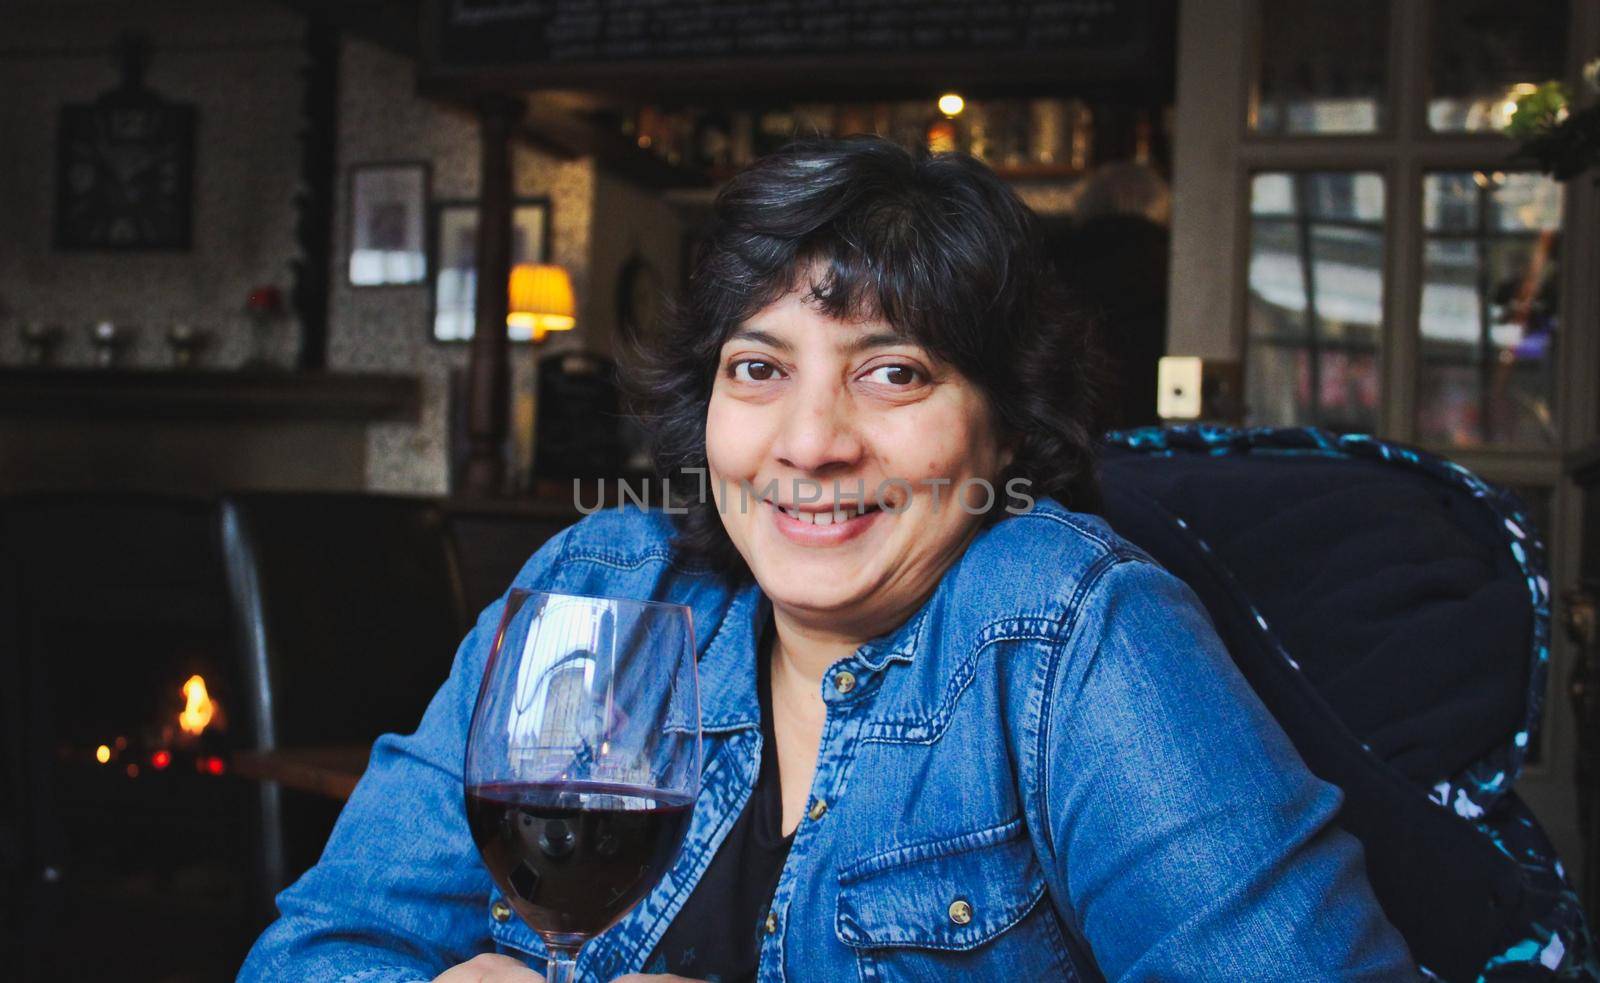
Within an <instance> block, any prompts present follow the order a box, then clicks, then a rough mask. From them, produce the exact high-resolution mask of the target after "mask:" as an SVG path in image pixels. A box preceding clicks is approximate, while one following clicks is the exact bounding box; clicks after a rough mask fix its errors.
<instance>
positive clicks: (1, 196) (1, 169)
mask: <svg viewBox="0 0 1600 983" xmlns="http://www.w3.org/2000/svg"><path fill="white" fill-rule="evenodd" d="M0 19H3V21H4V23H5V28H4V29H3V30H0V93H4V97H3V98H0V148H4V150H3V152H0V364H5V365H16V364H18V363H20V362H21V361H22V359H23V345H22V342H21V339H20V337H19V329H20V327H21V326H22V325H23V324H26V323H28V322H33V321H38V322H43V323H46V324H53V325H57V326H58V327H59V328H60V329H61V330H62V332H63V341H62V344H61V347H60V348H59V349H58V350H57V358H56V361H57V364H60V365H67V366H80V365H88V364H90V363H91V360H92V358H93V350H92V347H91V345H90V343H89V328H90V327H91V326H92V325H93V324H94V323H95V322H97V321H101V320H110V321H113V322H115V323H117V324H119V325H122V326H126V327H128V328H131V329H133V331H134V333H133V335H132V338H133V342H132V344H131V345H130V347H129V348H128V349H127V350H126V352H125V358H126V364H128V365H131V366H136V367H161V366H165V365H168V364H170V360H171V350H170V348H169V347H168V345H167V342H166V340H165V339H166V332H167V330H168V328H169V327H170V326H171V325H172V324H173V323H176V322H186V323H189V324H191V325H193V326H194V327H196V328H199V329H201V330H203V331H206V332H209V333H210V334H211V339H212V340H211V344H210V346H209V347H208V348H207V349H206V351H205V352H204V353H203V355H202V360H203V362H202V364H204V365H207V366H216V367H231V366H235V365H238V364H239V363H240V362H242V361H243V360H244V359H245V357H246V355H247V353H248V350H249V341H248V332H249V327H248V321H247V319H246V316H245V313H244V303H245V298H246V297H247V296H248V294H249V292H250V290H251V288H252V287H255V286H257V285H261V284H278V285H280V286H282V287H287V285H288V282H289V262H290V260H291V259H292V258H293V256H294V252H295V244H294V210H293V196H294V190H295V183H296V181H297V179H298V169H299V144H298V142H297V141H296V138H295V134H296V131H297V130H298V127H299V110H300V98H301V79H300V75H299V72H300V68H301V65H302V63H303V55H302V52H301V33H302V26H301V21H300V19H299V18H298V17H297V16H296V15H294V14H293V13H290V12H288V11H286V10H284V9H283V8H280V7H278V6H276V5H273V4H264V3H247V2H242V0H217V2H214V3H202V2H197V0H170V2H166V3H161V4H126V3H115V4H113V3H104V4H81V3H80V4H72V5H53V4H43V3H34V4H23V5H20V6H19V7H15V8H8V9H7V12H6V13H5V15H4V16H3V18H0ZM128 29H137V30H139V31H141V32H143V33H145V34H146V35H148V36H149V37H150V38H151V40H152V43H153V52H152V60H151V64H150V69H149V73H148V76H147V83H148V84H149V86H150V87H151V88H153V89H155V90H156V91H157V92H158V93H160V94H161V95H163V96H165V97H167V98H169V99H173V100H176V101H180V102H190V103H193V104H195V106H196V107H197V111H198V117H199V122H198V129H197V131H196V153H195V180H194V213H193V214H194V236H195V239H194V248H193V249H191V250H189V251H187V252H143V253H122V254H117V253H103V252H56V251H55V250H54V249H53V247H52V242H51V239H52V232H53V227H54V214H55V162H56V120H57V114H58V112H59V110H60V107H61V106H62V105H63V104H64V103H86V102H93V101H94V99H95V98H96V97H97V96H99V95H100V94H101V93H103V92H105V91H106V90H108V89H111V88H114V87H115V86H116V85H117V84H118V82H119V81H120V75H119V72H118V68H117V63H116V58H115V56H114V54H113V44H114V42H115V39H116V38H117V36H118V35H119V34H120V33H121V32H123V31H125V30H128ZM294 333H295V332H294V330H293V325H291V324H288V323H283V324H280V325H278V326H277V330H276V331H275V333H274V337H273V338H272V343H273V352H274V354H275V355H276V357H278V358H279V359H281V360H282V361H284V362H287V361H288V360H289V359H290V358H291V357H292V355H291V346H292V339H293V336H294Z"/></svg>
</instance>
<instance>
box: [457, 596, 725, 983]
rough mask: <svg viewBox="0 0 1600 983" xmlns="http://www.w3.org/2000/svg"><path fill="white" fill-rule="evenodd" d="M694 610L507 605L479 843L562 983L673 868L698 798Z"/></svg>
mask: <svg viewBox="0 0 1600 983" xmlns="http://www.w3.org/2000/svg"><path fill="white" fill-rule="evenodd" d="M697 685H698V684H697V678H696V667H695V655H694V632H693V625H692V619H691V617H690V613H689V609H688V608H685V607H682V606H681V605H675V604H662V603H658V602H651V601H634V600H627V599H621V598H605V597H586V596H578V595H570V594H549V593H543V592H532V591H521V590H514V591H512V592H511V593H510V594H509V595H508V596H507V600H506V609H505V614H504V616H503V617H502V619H501V623H500V627H499V630H498V632H497V633H496V636H495V640H494V643H493V645H492V647H491V650H490V653H489V658H488V663H487V665H486V666H485V669H484V678H483V683H482V685H481V687H480V688H479V691H478V701H477V706H476V708H475V709H474V711H473V715H472V726H471V730H470V732H469V734H468V737H467V760H466V767H465V770H464V784H465V793H466V811H467V820H468V825H469V827H470V828H471V831H472V837H473V841H474V842H475V843H476V844H477V846H478V852H479V854H480V855H481V856H482V857H483V861H484V865H485V866H486V867H487V868H488V870H489V873H490V876H491V877H492V878H493V879H494V881H495V883H496V885H497V886H498V887H499V888H500V890H501V892H502V893H503V894H504V895H505V898H506V901H507V903H509V904H510V905H511V907H512V909H513V910H515V911H516V912H517V914H518V915H519V916H520V917H521V918H522V920H523V921H524V922H526V923H527V924H528V926H529V927H530V928H532V929H533V930H534V931H536V932H538V933H539V935H540V936H541V937H543V939H544V941H545V944H546V946H547V947H548V949H549V950H550V963H549V967H548V969H547V972H546V977H547V979H549V980H550V981H551V983H561V981H563V980H565V979H568V978H570V975H571V973H572V965H573V962H572V961H573V960H574V959H575V957H576V954H577V951H578V948H579V947H580V946H581V945H582V944H583V943H584V942H585V941H586V940H588V939H590V938H593V937H594V936H596V935H598V934H600V933H601V932H603V931H605V930H606V929H607V928H609V927H611V926H612V925H614V924H616V922H617V921H618V920H619V919H621V918H622V917H623V916H624V915H626V914H627V913H628V911H629V910H631V909H632V908H633V906H634V905H636V904H638V903H639V901H641V900H642V899H643V898H644V897H645V896H646V895H648V894H649V893H650V890H651V889H652V888H653V887H654V886H655V885H656V883H657V882H658V881H659V880H660V878H661V876H662V875H663V874H664V873H665V872H666V871H667V869H668V868H669V867H671V865H672V862H673V861H674V860H675V859H676V857H677V854H678V851H679V849H680V848H681V847H682V844H683V839H684V836H685V834H686V833H687V832H688V828H689V820H690V818H691V815H692V811H693V804H694V800H695V796H696V795H697V794H698V793H699V790H700V763H701V762H700V754H701V750H700V706H699V694H698V688H697Z"/></svg>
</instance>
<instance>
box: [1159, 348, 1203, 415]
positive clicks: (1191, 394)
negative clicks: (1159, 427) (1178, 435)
mask: <svg viewBox="0 0 1600 983" xmlns="http://www.w3.org/2000/svg"><path fill="white" fill-rule="evenodd" d="M1204 368H1205V367H1204V365H1202V363H1201V361H1200V359H1199V358H1198V357H1196V356H1194V355H1167V356H1165V357H1163V358H1162V359H1161V362H1160V363H1159V365H1158V367H1157V369H1156V415H1157V416H1159V417H1161V419H1163V420H1198V419H1200V386H1201V382H1202V379H1203V373H1204Z"/></svg>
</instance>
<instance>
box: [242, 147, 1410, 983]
mask: <svg viewBox="0 0 1600 983" xmlns="http://www.w3.org/2000/svg"><path fill="white" fill-rule="evenodd" d="M1052 283H1053V278H1052V277H1050V276H1049V274H1048V271H1047V270H1046V269H1044V268H1043V264H1042V262H1041V260H1040V252H1039V249H1038V245H1037V242H1036V236H1035V232H1034V220H1033V217H1032V215H1031V213H1029V212H1028V210H1027V209H1026V208H1025V207H1024V206H1023V205H1022V204H1021V203H1020V202H1019V201H1018V200H1017V198H1016V197H1015V196H1014V195H1013V194H1012V193H1011V192H1010V191H1009V190H1008V189H1007V188H1006V187H1005V185H1004V184H1003V183H1001V182H1000V181H999V180H998V179H997V178H995V176H994V175H993V174H991V173H990V172H989V171H988V170H986V169H985V168H984V167H983V166H982V165H980V164H978V163H976V162H974V161H973V160H971V159H970V158H967V157H962V156H941V157H934V158H931V159H925V160H921V161H917V160H914V159H913V158H912V157H911V156H910V155H909V154H907V153H906V152H904V151H902V150H900V149H898V148H897V147H895V146H893V145H891V144H888V143H886V142H883V141H880V140H876V139H860V140H851V141H839V142H820V143H811V144H802V145H797V146H794V147H791V148H790V149H788V150H786V151H784V152H782V153H780V154H778V155H776V156H774V157H771V158H768V159H765V160H763V161H761V162H760V163H758V164H757V165H755V166H754V167H753V168H751V169H750V170H748V171H746V172H745V173H743V174H741V175H740V176H738V177H736V178H735V179H734V180H733V181H732V182H731V183H730V184H729V185H728V187H727V188H726V189H725V190H724V191H723V192H722V194H721V195H720V196H719V198H718V201H717V207H716V217H715V221H714V223H713V226H712V228H711V230H710V233H709V235H708V238H707V239H706V240H705V242H704V243H703V248H702V249H701V251H700V254H699V256H698V258H697V261H696V265H695V269H694V273H693V276H692V278H691V281H690V284H689V287H688V290H687V293H686V297H685V298H684V300H683V302H682V304H681V305H680V307H679V308H678V309H677V311H676V316H675V318H674V324H673V325H672V326H671V328H670V330H668V331H667V332H665V334H664V335H663V337H662V338H661V339H660V340H659V342H658V343H657V346H656V349H655V351H654V352H653V353H652V354H651V356H650V357H649V359H647V360H646V362H645V364H646V365H648V366H649V371H647V372H643V373H641V378H642V380H643V388H644V391H645V395H646V397H647V398H646V404H647V406H646V409H647V410H648V412H647V416H646V418H647V420H648V421H649V423H650V424H651V426H653V427H654V429H655V436H656V450H657V455H658V464H659V465H660V466H661V468H662V469H663V471H664V472H665V473H668V474H671V475H673V476H674V477H675V480H676V481H677V482H678V487H679V491H680V493H681V494H682V496H683V497H684V498H686V499H688V500H690V501H691V503H692V504H691V505H689V507H688V513H687V514H686V515H682V516H669V515H664V514H659V513H647V512H640V511H630V512H617V511H613V512H603V513H599V514H596V515H594V516H591V517H590V518H588V519H586V520H585V521H583V522H580V523H578V524H577V525H576V526H574V527H572V528H570V529H568V530H567V531H565V532H564V533H562V534H561V535H560V536H558V537H557V538H556V539H554V540H552V541H551V542H550V543H549V544H548V545H546V546H545V547H544V548H543V549H541V550H540V551H539V552H538V554H537V555H535V556H534V557H533V559H532V560H531V561H530V562H529V563H528V565H527V567H526V568H525V569H524V570H523V572H522V573H521V575H520V576H519V577H518V579H517V583H518V585H519V586H522V587H527V588H534V589H543V590H550V591H565V592H574V593H590V594H610V595H618V596H632V597H648V598H655V599H663V600H671V601H676V602H679V603H683V604H687V605H690V606H691V607H692V608H693V612H694V621H695V625H696V629H697V631H698V632H699V633H700V635H701V636H702V637H701V645H702V654H701V657H700V672H701V685H702V692H703V707H702V717H703V723H704V728H705V733H706V747H705V772H704V789H703V792H702V794H701V796H700V798H699V799H698V801H697V803H696V806H695V812H694V818H693V825H692V827H691V829H690V833H689V836H688V841H687V843H686V845H685V847H684V849H683V852H682V854H681V855H680V857H679V859H678V860H677V862H676V864H675V865H674V867H673V868H672V870H670V871H669V872H668V874H667V875H666V876H665V877H664V878H663V880H662V881H661V883H660V885H659V886H658V887H657V888H656V890H655V891H654V892H653V893H652V894H651V895H650V896H649V897H648V898H647V899H646V900H645V901H643V902H642V903H641V904H640V905H639V906H638V907H637V908H635V909H634V910H633V911H632V912H631V913H630V914H629V915H628V916H627V917H625V918H624V919H623V920H622V921H621V922H620V923H619V924H618V925H616V926H615V927H614V928H613V929H611V930H610V931H608V932H607V933H605V935H603V936H602V937H600V938H599V939H597V940H595V941H593V942H591V943H590V944H589V945H588V946H586V947H585V948H584V950H583V953H582V957H581V959H580V962H579V972H580V975H582V976H583V977H584V978H585V979H597V980H602V981H606V980H613V979H616V978H618V977H620V976H624V975H625V974H630V973H640V972H648V973H656V974H664V973H671V974H674V975H677V976H681V977H686V978H694V979H708V980H733V979H745V978H751V977H752V976H753V975H755V976H758V978H759V979H762V980H779V979H787V980H812V979H841V980H844V979H857V978H860V979H862V980H907V979H916V980H924V979H944V978H956V977H960V978H967V977H971V978H977V979H992V978H1001V979H1018V980H1036V979H1037V980H1043V979H1068V980H1070V979H1094V978H1100V977H1104V978H1108V979H1129V980H1173V979H1219V980H1223V979H1225V980H1246V979H1251V980H1264V979H1272V980H1282V979H1307V980H1329V979H1363V980H1366V979H1371V980H1380V979H1382V980H1388V979H1399V978H1407V977H1410V976H1411V975H1412V969H1411V964H1410V960H1409V958H1408V956H1407V952H1406V948H1405V944H1404V942H1403V941H1402V940H1401V939H1400V938H1399V936H1398V934H1397V933H1396V932H1395V931H1394V929H1393V928H1392V927H1391V926H1390V925H1389V924H1388V923H1387V922H1386V921H1385V919H1384V918H1383V915H1382V913H1381V912H1380V910H1379V909H1378V906H1377V904H1376V902H1375V901H1374V899H1373V896H1372V892H1371V889H1370V887H1369V885H1368V884H1367V881H1366V877H1365V871H1364V868H1363V863H1362V856H1361V851H1360V848H1359V846H1358V844H1357V843H1356V842H1355V841H1354V840H1353V839H1352V838H1350V837H1349V836H1347V835H1346V834H1344V833H1343V832H1341V831H1339V830H1338V829H1337V827H1335V826H1334V825H1332V821H1333V818H1334V815H1335V813H1336V812H1337V811H1338V808H1339V803H1340V794H1339V792H1338V790H1337V789H1335V788H1333V787H1331V786H1329V785H1327V784H1324V783H1323V782H1321V781H1318V780H1317V779H1315V778H1314V777H1313V776H1312V775H1310V774H1309V773H1308V772H1307V771H1306V769H1305V766H1304V765H1303V764H1302V762H1301V761H1300V759H1299V757H1298V756H1297V755H1296V753H1295V752H1294V750H1293V749H1292V748H1291V746H1290V745H1289V743H1288V741H1287V740H1286V738H1285V737H1284V735H1283V733H1282V732H1281V731H1280V730H1279V728H1278V727H1277V726H1276V724H1275V723H1274V722H1273V720H1272V719H1271V718H1270V717H1269V715H1268V714H1267V712H1266V711H1265V709H1264V708H1263V707H1262V706H1261V704H1260V703H1259V702H1258V701H1257V700H1256V698H1255V697H1254V696H1253V694H1252V693H1251V692H1250V690H1249V688H1248V687H1247V685H1246V684H1245V683H1244V681H1243V680H1242V679H1241V677H1240V676H1239V675H1238V673H1237V672H1236V671H1235V669H1234V667H1233V665H1232V663H1231V662H1230V661H1229V658H1228V656H1227V654H1226V653H1225V652H1224V651H1223V650H1222V647H1221V644H1220V643H1219V641H1218V640H1217V637H1216V635H1215V634H1214V632H1213V630H1212V628H1211V625H1210V623H1209V622H1208V620H1207V618H1206V616H1205V614H1204V613H1203V611H1202V610H1201V608H1200V607H1199V605H1198V603H1197V602H1196V600H1195V599H1194V597H1193V596H1192V595H1191V594H1190V592H1189V591H1188V590H1187V589H1186V588H1185V587H1184V586H1183V585H1182V584H1181V583H1179V582H1178V581H1177V580H1176V579H1175V578H1173V577H1171V576H1170V575H1168V574H1167V573H1165V572H1164V571H1163V570H1162V569H1161V568H1159V567H1158V566H1157V565H1156V564H1155V563H1154V562H1152V561H1151V560H1150V559H1148V558H1147V557H1146V556H1144V555H1143V554H1142V553H1140V552H1139V551H1138V550H1137V549H1135V548H1134V547H1132V546H1130V545H1129V544H1127V543H1126V542H1124V541H1122V540H1120V539H1118V538H1117V536H1116V535H1115V534H1114V533H1112V532H1111V530H1110V529H1109V528H1107V527H1106V525H1105V524H1104V523H1103V522H1102V521H1100V520H1099V519H1097V518H1095V517H1093V516H1092V515H1089V514H1085V513H1084V512H1083V511H1073V509H1074V508H1076V509H1079V510H1084V509H1088V508H1092V505H1093V501H1094V498H1093V487H1094V483H1093V472H1092V468H1093V446H1092V438H1091V435H1092V434H1093V433H1094V427H1093V418H1092V410H1091V407H1092V398H1091V397H1092V395H1093V392H1094V390H1095V386H1096V379H1095V369H1094V365H1095V362H1094V360H1093V358H1092V356H1091V353H1090V351H1089V346H1088V343H1087V341H1086V328H1085V327H1084V326H1083V325H1082V324H1080V323H1079V322H1077V321H1076V320H1075V319H1073V318H1072V317H1071V316H1069V315H1068V314H1067V312H1066V308H1065V307H1064V306H1063V304H1062V303H1061V300H1060V298H1059V297H1058V296H1057V295H1056V292H1055V289H1054V288H1053V287H1052ZM985 488H987V489H989V490H990V491H991V492H992V495H986V494H985ZM1030 504H1031V505H1032V507H1031V508H1027V506H1028V505H1030ZM985 505H987V508H985V507H984V506H985ZM1016 513H1020V514H1016ZM499 616H500V605H498V604H497V605H495V606H492V607H491V608H490V609H489V610H487V611H485V612H484V614H483V616H482V617H481V618H480V619H479V622H478V625H477V628H476V629H475V630H474V632H473V633H472V634H471V635H470V636H469V637H468V638H467V640H466V641H465V643H464V644H463V645H462V648H461V651H460V653H459V654H458V656H457V659H456V664H455V667H454V669H453V671H452V673H451V675H450V678H449V681H448V682H447V683H446V684H445V685H444V687H443V688H442V689H441V690H440V691H439V693H438V695H437V696H436V697H435V699H434V701H433V703H432V705H431V706H430V707H429V709H428V712H427V714H426V716H425V717H424V719H423V721H422V724H421V727H420V728H419V729H418V731H417V733H416V734H414V735H412V736H410V737H403V738H397V737H393V736H388V737H385V738H383V739H382V740H380V741H379V742H378V744H377V745H376V747H375V748H374V753H373V758H372V765H371V767H370V768H369V769H368V772H367V775H366V776H365V777H364V778H363V779H362V781H361V784H360V786H359V787H358V788H357V790H356V792H355V795H354V796H353V797H352V799H351V801H350V804H349V806H348V808H347V809H346V810H345V813H344V815H343V816H342V817H341V819H340V822H339V825H338V828H337V829H336V830H335V831H334V834H333V836H332V838H331V840H330V841H329V844H328V848H327V852H326V853H325V854H324V856H323V858H322V860H321V862H320V863H319V864H318V865H317V866H316V867H315V868H314V869H313V870H311V871H310V872H309V873H308V874H307V875H306V876H305V877H304V878H303V879H301V881H300V882H299V883H297V884H295V885H294V886H293V887H291V888H290V889H289V890H287V891H286V892H284V894H283V895H282V896H281V897H280V899H279V906H280V909H281V911H282V918H281V919H280V920H279V921H278V922H277V923H276V924H274V925H273V926H272V927H271V928H270V929H269V930H268V931H267V933H266V934H265V935H264V936H263V937H262V939H261V940H260V942H258V944H257V946H256V948H255V950H254V951H253V952H252V954H251V956H250V959H249V961H248V962H247V963H246V966H245V969H244V972H243V977H244V978H247V979H275V980H276V979H330V980H332V979H344V980H360V981H366V983H380V981H385V983H387V981H412V980H426V979H431V978H434V977H435V975H436V974H441V973H442V975H439V976H438V979H440V980H443V981H448V983H456V981H473V980H478V981H489V980H495V981H504V983H513V981H524V983H526V981H531V980H537V979H539V976H538V975H537V973H536V970H537V969H538V968H540V967H541V966H542V964H543V963H542V959H541V953H542V947H541V945H540V943H539V941H538V939H537V938H536V937H535V936H534V935H533V933H531V932H530V931H529V930H528V929H527V928H526V927H525V926H523V925H521V924H520V923H519V922H517V921H516V920H515V919H514V918H513V917H511V916H510V911H509V909H508V908H507V907H506V906H505V905H504V903H503V902H500V901H499V896H498V894H497V893H496V892H495V890H494V888H493V886H492V884H491V882H490V879H489V876H488V874H487V873H486V872H485V870H484V869H483V866H482V864H481V863H480V862H479V860H478V857H477V854H476V853H475V851H474V848H473V845H472V840H471V838H470V836H469V835H468V831H467V827H466V823H465V820H464V817H463V813H462V804H461V762H462V757H463V745H464V742H465V738H466V732H467V725H468V721H469V718H470V715H471V712H472V704H473V699H474V696H475V693H476V690H477V684H478V680H479V678H480V676H481V674H482V671H483V666H484V657H485V650H486V648H487V645H488V643H489V641H490V639H491V636H492V633H493V631H494V629H495V626H496V624H497V622H498V619H499ZM491 951H493V953H494V954H489V953H491Z"/></svg>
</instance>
